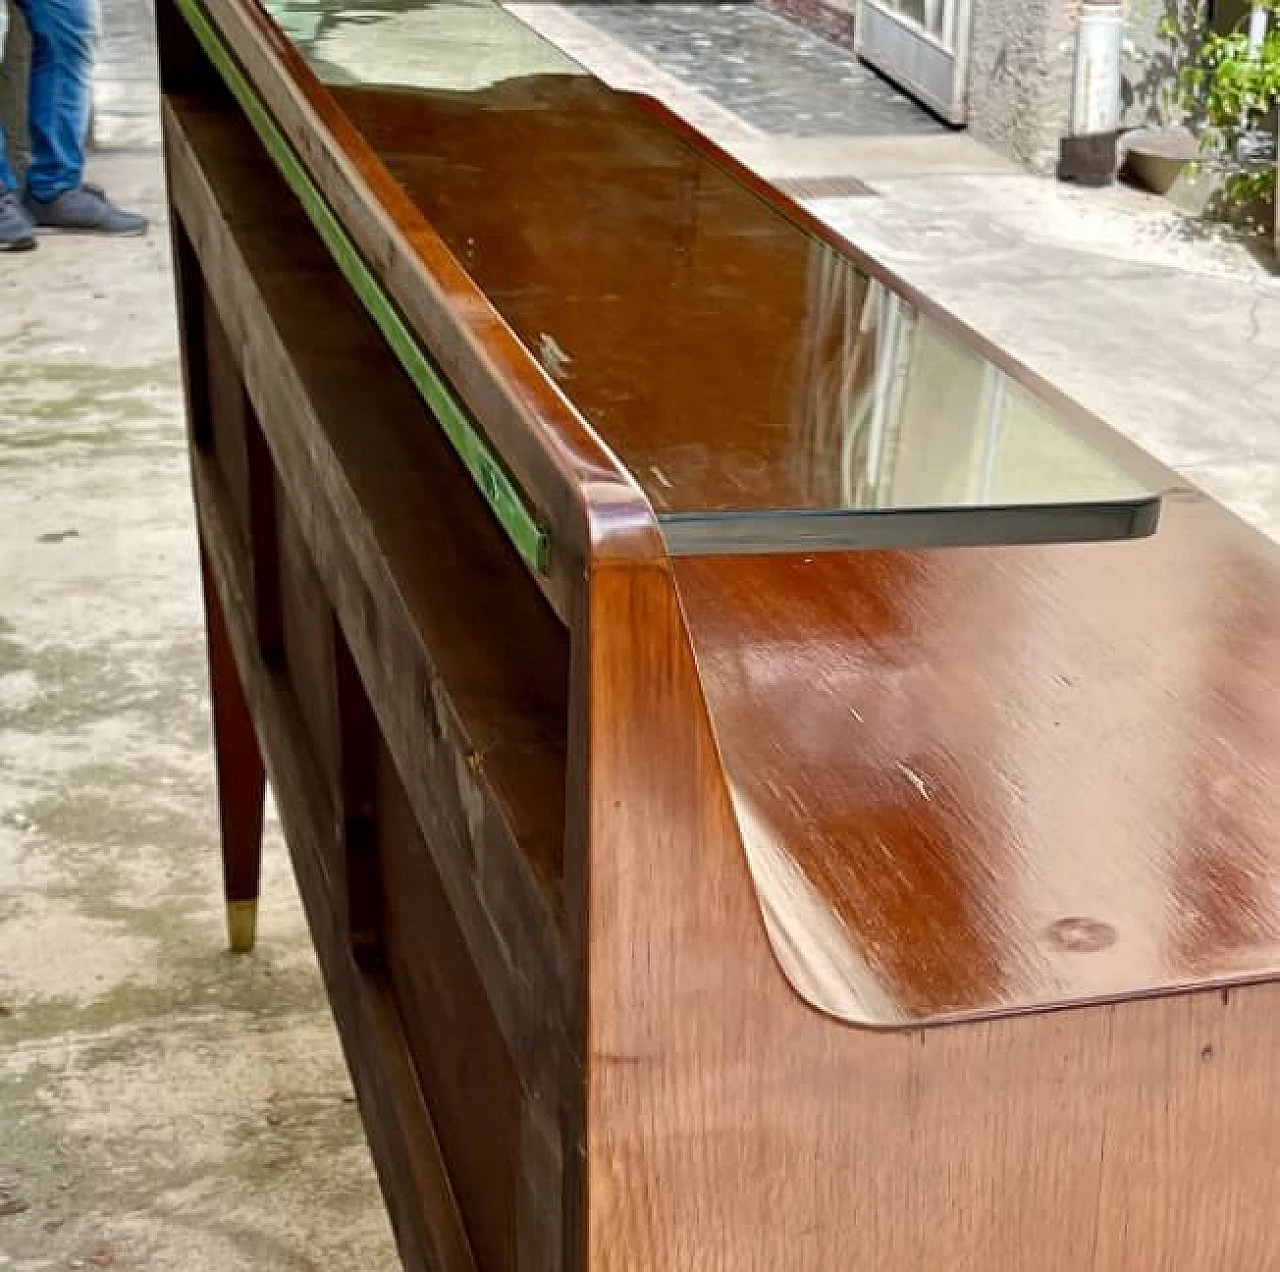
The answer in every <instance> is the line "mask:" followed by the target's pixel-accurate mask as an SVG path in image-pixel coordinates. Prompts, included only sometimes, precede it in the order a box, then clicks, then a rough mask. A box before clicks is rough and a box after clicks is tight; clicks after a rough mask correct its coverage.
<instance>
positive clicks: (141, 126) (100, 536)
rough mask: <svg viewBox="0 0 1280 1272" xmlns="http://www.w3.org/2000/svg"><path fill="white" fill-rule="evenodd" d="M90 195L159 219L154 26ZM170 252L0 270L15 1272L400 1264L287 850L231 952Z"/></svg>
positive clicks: (48, 246) (5, 1148)
mask: <svg viewBox="0 0 1280 1272" xmlns="http://www.w3.org/2000/svg"><path fill="white" fill-rule="evenodd" d="M105 18H106V40H105V45H104V48H103V56H102V63H101V67H100V71H101V74H100V79H99V88H98V106H99V116H98V135H99V139H100V141H101V144H102V146H103V149H102V151H101V153H99V154H97V155H96V156H95V157H94V160H93V162H92V165H91V175H92V176H93V177H94V178H95V179H97V180H99V181H100V182H102V183H103V184H105V185H106V186H107V188H108V189H109V190H110V191H111V192H112V193H113V194H115V195H116V196H117V197H118V198H120V199H121V201H123V202H125V203H127V204H129V205H130V206H137V207H140V208H141V209H143V210H144V211H146V212H147V213H149V214H150V215H152V216H153V217H155V218H156V219H157V221H160V220H162V218H163V214H164V208H163V185H162V174H161V170H160V164H159V155H158V150H157V142H158V128H157V119H156V95H155V85H154V67H153V54H154V50H153V47H152V23H151V18H150V14H149V12H148V10H147V8H146V7H145V6H144V5H143V4H142V3H136V2H135V0H108V4H107V10H106V15H105ZM203 639H204V638H203V626H202V616H201V609H200V601H199V593H198V574H197V563H196V557H195V527H194V523H193V518H192V511H191V501H190V493H189V486H188V477H187V471H186V460H185V455H184V452H183V440H182V423H181V399H180V390H179V384H178V367H177V360H176V334H175V327H174V316H173V303H172V293H171V287H170V281H169V259H168V239H167V233H166V231H165V228H164V226H163V225H162V224H161V225H158V226H157V227H156V228H155V229H154V230H153V231H152V233H151V234H150V235H149V236H148V237H147V238H145V239H141V240H133V241H128V242H101V241H93V240H89V239H83V238H80V239H77V238H49V239H45V240H44V241H42V243H41V246H40V248H39V250H38V251H36V252H33V253H30V254H27V255H25V256H16V257H15V256H9V257H0V1270H3V1272H37V1270H43V1269H63V1268H77V1267H80V1268H98V1267H113V1268H119V1269H132V1268H139V1269H148V1270H149V1272H162V1270H163V1272H170V1270H171V1272H179V1270H182V1272H205V1270H207V1272H250V1270H251V1269H252V1270H253V1272H266V1270H270V1272H306V1270H310V1269H322V1268H324V1269H328V1268H333V1267H348V1268H359V1269H361V1272H379V1269H387V1270H388V1272H390V1269H392V1268H396V1267H398V1266H399V1264H398V1261H397V1259H396V1257H395V1253H394V1249H393V1246H392V1242H391V1235H390V1229H389V1226H388V1223H387V1220H386V1217H385V1213H384V1211H383V1208H382V1203H381V1198H380V1196H379V1194H378V1191H377V1186H376V1183H375V1180H374V1176H373V1169H372V1165H371V1163H370V1161H369V1157H368V1152H367V1149H366V1147H365V1143H364V1139H363V1135H362V1132H361V1129H360V1125H359V1117H358V1114H357V1111H356V1107H355V1104H354V1103H353V1097H352V1095H351V1089H350V1084H349V1081H348V1078H347V1074H346V1069H345V1066H344V1064H343V1061H342V1057H341V1053H340V1050H339V1046H338V1041H337V1037H336V1034H335V1032H334V1028H333V1024H332V1018H331V1017H330V1015H329V1011H328V1007H327V1004H326V1001H325V999H324V996H323V991H322V988H321V985H320V980H319V974H318V971H317V969H316V965H315V960H314V957H313V955H312V953H311V949H310V944H309V940H308V937H307V933H306V925H305V921H304V919H303V917H302V912H301V909H300V906H299V904H298V901H297V897H296V894H295V892H294V889H293V884H292V879H291V876H290V874H289V872H288V868H287V864H286V861H285V856H284V851H283V847H282V844H281V842H280V838H279V833H278V830H277V829H276V827H275V826H274V824H273V825H272V827H271V829H270V832H269V835H268V844H267V853H266V869H265V878H264V889H263V891H264V899H263V911H262V915H261V926H262V933H263V939H262V943H261V946H260V948H259V950H258V952H257V953H256V954H255V955H254V956H252V957H241V958H236V957H233V956H231V955H229V954H227V953H225V952H224V951H225V941H224V937H223V919H222V902H221V885H220V879H219V871H218V863H217V847H216V844H217V839H216V831H215V828H216V809H215V804H214V786H213V767H212V757H211V753H210V723H209V710H208V702H207V690H206V683H205V668H204V645H203Z"/></svg>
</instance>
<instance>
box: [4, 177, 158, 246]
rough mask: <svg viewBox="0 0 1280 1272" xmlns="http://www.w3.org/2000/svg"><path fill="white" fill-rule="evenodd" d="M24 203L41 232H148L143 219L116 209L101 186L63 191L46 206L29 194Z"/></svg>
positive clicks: (128, 234)
mask: <svg viewBox="0 0 1280 1272" xmlns="http://www.w3.org/2000/svg"><path fill="white" fill-rule="evenodd" d="M26 202H27V215H28V216H29V217H30V218H31V219H32V221H34V222H35V225H36V228H37V229H41V230H66V231H70V232H71V233H73V234H116V235H121V236H124V237H130V236H133V235H137V234H144V233H146V229H147V219H146V217H143V216H139V215H138V214H137V213H136V212H126V211H125V210H124V209H123V208H118V207H116V205H115V204H114V203H112V202H111V200H110V199H108V198H107V194H106V191H105V190H103V189H102V188H101V187H100V186H95V185H88V184H85V185H82V186H77V187H76V188H75V189H74V190H64V191H63V192H62V193H61V194H59V195H57V196H56V197H55V198H52V199H50V200H49V202H48V203H42V202H41V201H40V200H39V199H37V198H34V197H33V196H32V195H30V194H28V195H27V200H26Z"/></svg>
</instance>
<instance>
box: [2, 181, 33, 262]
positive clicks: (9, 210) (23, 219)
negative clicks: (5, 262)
mask: <svg viewBox="0 0 1280 1272" xmlns="http://www.w3.org/2000/svg"><path fill="white" fill-rule="evenodd" d="M35 245H36V239H35V235H34V234H33V233H32V232H31V222H30V220H29V219H28V218H27V214H26V213H25V212H24V211H23V210H22V201H21V200H20V199H19V198H18V195H17V192H16V191H14V190H0V252H29V251H30V250H31V249H32V248H33V247H35Z"/></svg>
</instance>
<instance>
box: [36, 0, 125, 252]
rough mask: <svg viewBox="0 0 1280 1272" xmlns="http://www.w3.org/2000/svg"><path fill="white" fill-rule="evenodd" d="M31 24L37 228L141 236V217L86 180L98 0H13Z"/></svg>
mask: <svg viewBox="0 0 1280 1272" xmlns="http://www.w3.org/2000/svg"><path fill="white" fill-rule="evenodd" d="M16 3H17V4H18V5H19V7H20V8H21V9H22V10H23V12H24V13H25V14H26V17H27V24H28V25H29V26H30V28H31V92H30V98H29V101H30V130H31V167H30V168H28V169H27V199H26V212H27V215H28V216H29V217H30V218H31V220H32V221H33V222H34V223H35V225H36V226H37V227H38V228H41V229H50V230H70V231H73V232H78V233H91V234H141V233H143V231H144V230H146V228H147V222H146V219H145V218H144V217H140V216H138V215H137V214H136V213H133V212H125V211H124V210H123V209H121V208H118V207H116V206H115V204H113V203H112V202H111V201H110V200H109V199H108V198H107V196H106V194H105V193H104V192H103V191H102V190H100V189H99V188H98V187H97V186H93V185H86V184H85V182H84V152H85V140H86V135H87V133H88V129H89V114H90V110H91V107H92V101H93V46H94V42H95V38H96V35H97V12H98V10H97V3H96V0H16Z"/></svg>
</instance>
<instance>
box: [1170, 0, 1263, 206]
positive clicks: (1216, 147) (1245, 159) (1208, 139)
mask: <svg viewBox="0 0 1280 1272" xmlns="http://www.w3.org/2000/svg"><path fill="white" fill-rule="evenodd" d="M1277 14H1280V0H1255V2H1254V3H1253V5H1252V8H1251V11H1250V13H1249V14H1248V15H1247V27H1246V19H1245V18H1242V19H1241V20H1240V22H1239V23H1237V25H1236V27H1235V29H1234V30H1232V31H1229V32H1227V33H1225V34H1221V33H1218V32H1210V33H1208V34H1207V35H1206V36H1205V37H1204V39H1203V40H1202V41H1201V44H1200V47H1199V51H1198V54H1197V57H1196V58H1195V60H1194V62H1192V63H1191V65H1189V66H1187V67H1186V68H1184V70H1183V72H1182V76H1181V88H1182V97H1183V102H1184V105H1185V106H1186V107H1187V109H1188V110H1189V111H1191V112H1192V113H1193V114H1194V115H1196V116H1198V117H1199V119H1200V120H1201V121H1202V126H1201V134H1200V149H1201V154H1202V156H1203V157H1204V158H1205V159H1206V160H1207V161H1208V162H1209V163H1210V164H1212V165H1215V166H1217V167H1218V168H1219V169H1220V170H1221V171H1222V173H1223V175H1224V177H1225V183H1224V194H1225V196H1226V198H1227V200H1228V202H1229V203H1230V204H1232V205H1234V206H1236V207H1240V206H1246V205H1250V204H1257V203H1259V202H1272V201H1274V198H1275V186H1276V164H1275V159H1276V151H1275V146H1276V104H1277V102H1278V101H1280V22H1277V21H1276V15H1277Z"/></svg>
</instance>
